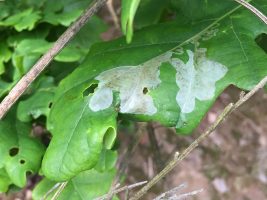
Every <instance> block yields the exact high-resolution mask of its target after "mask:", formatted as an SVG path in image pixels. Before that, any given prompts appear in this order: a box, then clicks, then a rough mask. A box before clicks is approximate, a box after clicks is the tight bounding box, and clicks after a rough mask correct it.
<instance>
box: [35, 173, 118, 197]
mask: <svg viewBox="0 0 267 200" xmlns="http://www.w3.org/2000/svg"><path fill="white" fill-rule="evenodd" d="M115 175H116V170H114V169H111V170H106V171H105V172H102V173H100V172H98V171H96V170H94V169H92V170H88V171H84V172H81V173H80V174H78V175H77V176H76V177H74V178H72V179H71V180H69V181H68V183H67V185H66V187H65V188H64V190H63V191H62V193H61V194H60V195H59V197H58V198H57V199H58V200H88V199H95V198H97V197H100V196H102V195H105V194H107V193H108V191H109V188H110V186H111V184H112V181H113V179H114V177H115ZM55 184H57V183H56V182H54V181H50V180H49V179H47V178H44V179H43V180H42V181H41V182H40V183H39V184H38V185H37V186H36V188H35V189H34V190H33V199H34V200H39V199H41V198H43V197H44V196H45V195H46V194H47V193H48V191H49V190H50V189H51V188H53V187H54V185H55ZM54 193H55V191H54V192H52V193H51V194H49V195H48V196H47V198H46V199H47V200H49V199H51V198H52V196H53V195H54Z"/></svg>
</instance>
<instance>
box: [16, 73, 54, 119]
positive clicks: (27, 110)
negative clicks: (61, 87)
mask: <svg viewBox="0 0 267 200" xmlns="http://www.w3.org/2000/svg"><path fill="white" fill-rule="evenodd" d="M36 84H37V85H38V86H37V89H36V91H34V92H33V94H31V95H30V96H29V97H28V98H27V99H25V100H22V101H20V102H19V104H18V110H17V117H18V119H19V120H21V121H23V122H29V121H31V120H32V119H37V118H38V117H40V116H41V115H44V116H48V114H49V112H50V107H51V106H52V100H53V97H54V90H55V84H54V79H53V78H52V77H45V76H43V77H41V79H40V80H39V81H38V82H37V83H36Z"/></svg>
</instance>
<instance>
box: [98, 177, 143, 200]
mask: <svg viewBox="0 0 267 200" xmlns="http://www.w3.org/2000/svg"><path fill="white" fill-rule="evenodd" d="M146 183H147V181H142V182H138V183H134V184H132V185H126V186H123V187H121V188H119V189H116V190H113V191H112V194H113V195H115V194H118V193H120V192H123V191H125V190H131V189H133V188H136V187H139V186H141V185H144V184H146ZM108 197H109V194H105V195H103V196H101V197H98V198H96V199H94V200H105V199H107V198H108Z"/></svg>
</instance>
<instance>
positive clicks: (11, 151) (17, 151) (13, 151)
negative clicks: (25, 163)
mask: <svg viewBox="0 0 267 200" xmlns="http://www.w3.org/2000/svg"><path fill="white" fill-rule="evenodd" d="M18 153H19V148H18V147H13V148H11V149H9V155H10V156H12V157H14V156H15V155H17V154H18Z"/></svg>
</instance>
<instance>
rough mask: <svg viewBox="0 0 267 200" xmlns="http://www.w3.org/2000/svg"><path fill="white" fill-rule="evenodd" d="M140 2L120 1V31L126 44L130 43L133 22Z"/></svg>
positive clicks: (134, 0) (135, 0)
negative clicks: (124, 37)
mask: <svg viewBox="0 0 267 200" xmlns="http://www.w3.org/2000/svg"><path fill="white" fill-rule="evenodd" d="M139 3H140V0H122V6H121V7H122V8H121V29H122V32H123V34H124V35H126V41H127V43H130V42H131V41H132V37H133V29H134V28H133V21H134V16H135V13H136V10H137V8H138V6H139Z"/></svg>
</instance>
